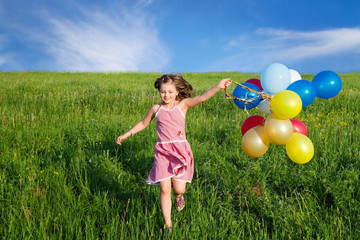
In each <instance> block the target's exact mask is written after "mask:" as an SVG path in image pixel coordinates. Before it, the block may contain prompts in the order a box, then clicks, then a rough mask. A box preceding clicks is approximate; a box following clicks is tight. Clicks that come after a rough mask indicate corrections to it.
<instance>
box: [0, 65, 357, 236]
mask: <svg viewBox="0 0 360 240" xmlns="http://www.w3.org/2000/svg"><path fill="white" fill-rule="evenodd" d="M339 75H340V77H341V78H342V80H343V88H342V91H341V92H340V94H339V95H337V96H336V97H335V98H332V99H319V98H317V99H316V100H315V102H314V103H313V104H311V105H310V106H308V107H306V108H304V109H303V110H302V111H301V113H300V114H299V115H298V117H297V118H298V119H299V120H301V121H303V122H304V123H305V124H306V126H307V128H308V131H309V138H310V139H311V141H312V142H313V144H314V148H315V155H314V157H313V159H312V160H311V161H310V162H309V163H307V164H304V165H297V164H295V163H293V162H292V161H291V160H290V159H289V158H288V157H287V155H286V152H285V146H275V145H271V147H270V148H269V150H268V152H267V153H266V154H265V155H264V156H262V157H260V158H257V159H252V158H249V157H247V156H246V155H245V154H244V153H243V152H242V150H241V139H242V135H241V130H240V129H241V124H242V122H243V121H244V120H245V119H246V118H247V117H248V115H247V114H246V112H245V111H243V110H241V109H239V108H236V109H234V108H232V107H231V106H230V104H229V102H228V100H226V99H225V97H224V94H223V92H219V93H217V95H216V96H215V97H213V98H212V99H210V100H209V101H207V102H205V103H202V104H201V105H199V106H196V107H195V108H192V109H190V110H189V111H188V114H187V138H188V140H189V142H190V145H191V146H192V149H193V153H194V157H195V175H194V179H193V182H192V183H191V184H189V185H188V186H187V193H186V197H185V198H186V201H187V205H186V207H185V209H184V210H183V211H182V212H176V211H173V213H172V219H173V225H174V230H173V234H172V235H171V236H166V235H165V236H164V234H163V232H162V226H163V224H164V222H163V218H162V214H161V209H160V204H159V188H158V187H156V186H148V185H146V184H145V182H144V181H145V179H146V178H147V175H148V173H149V171H150V169H151V166H152V163H153V147H154V143H155V141H156V131H155V121H153V122H152V123H151V124H150V126H149V127H148V128H147V129H145V130H144V131H142V132H140V133H138V134H137V135H135V136H133V137H131V138H129V139H128V140H126V141H125V142H124V144H123V146H121V147H119V146H117V145H116V143H115V140H116V138H117V136H119V135H120V134H122V133H124V132H125V131H127V130H129V128H130V127H131V126H133V125H134V124H135V123H136V122H138V121H140V120H141V119H142V118H143V117H144V116H145V114H146V112H147V110H148V108H149V107H150V106H151V105H153V104H155V103H159V101H160V98H159V96H158V92H157V90H156V89H155V88H154V87H153V83H154V81H155V79H156V78H157V77H159V76H160V74H159V73H47V72H44V73H42V72H25V73H4V72H0V114H1V117H0V126H1V130H0V132H1V142H0V206H1V208H0V209H1V210H0V211H1V213H0V238H1V239H163V238H165V239H359V238H360V228H359V226H360V217H359V216H360V190H359V189H360V179H359V175H360V126H359V125H360V115H359V112H360V73H347V74H339ZM183 76H184V77H185V79H187V80H188V81H189V82H190V83H191V84H192V86H193V87H194V89H195V90H196V91H195V94H196V95H199V94H201V93H202V92H204V91H205V90H207V89H208V88H210V87H212V86H214V85H215V84H216V83H217V82H218V81H219V80H221V79H222V78H227V77H230V78H232V79H233V80H235V81H237V82H244V81H245V80H247V79H249V78H253V77H260V75H259V74H244V73H236V72H231V73H186V74H183ZM302 76H303V78H305V79H308V80H312V78H313V76H314V75H313V74H303V75H302ZM234 87H235V86H232V89H233V88H234ZM249 114H250V115H254V114H260V115H264V114H262V113H261V112H260V111H258V110H256V109H252V110H250V111H249Z"/></svg>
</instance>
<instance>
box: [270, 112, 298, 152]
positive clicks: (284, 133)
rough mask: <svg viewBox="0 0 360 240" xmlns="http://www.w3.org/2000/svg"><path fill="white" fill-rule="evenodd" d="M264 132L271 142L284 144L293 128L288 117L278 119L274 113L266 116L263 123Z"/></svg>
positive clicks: (288, 139) (289, 137)
mask: <svg viewBox="0 0 360 240" xmlns="http://www.w3.org/2000/svg"><path fill="white" fill-rule="evenodd" d="M264 129H265V133H266V135H267V136H268V138H269V140H270V142H271V143H273V144H275V145H284V144H286V143H287V142H289V141H290V139H291V137H292V135H293V133H294V128H293V125H292V123H291V121H290V120H289V119H279V118H277V116H275V114H274V113H270V114H269V116H267V118H266V120H265V124H264Z"/></svg>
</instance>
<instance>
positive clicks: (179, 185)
mask: <svg viewBox="0 0 360 240" xmlns="http://www.w3.org/2000/svg"><path fill="white" fill-rule="evenodd" d="M173 187H174V191H175V194H176V195H183V194H184V193H185V190H186V182H183V181H176V180H175V179H173Z"/></svg>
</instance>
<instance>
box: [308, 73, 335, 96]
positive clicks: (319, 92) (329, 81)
mask: <svg viewBox="0 0 360 240" xmlns="http://www.w3.org/2000/svg"><path fill="white" fill-rule="evenodd" d="M312 84H313V85H314V87H315V89H316V96H317V97H319V98H325V99H327V98H332V97H335V96H336V95H338V93H339V92H340V91H341V88H342V81H341V78H340V77H339V75H337V74H336V73H335V72H333V71H329V70H326V71H322V72H319V73H318V74H316V76H315V77H314V78H313V80H312Z"/></svg>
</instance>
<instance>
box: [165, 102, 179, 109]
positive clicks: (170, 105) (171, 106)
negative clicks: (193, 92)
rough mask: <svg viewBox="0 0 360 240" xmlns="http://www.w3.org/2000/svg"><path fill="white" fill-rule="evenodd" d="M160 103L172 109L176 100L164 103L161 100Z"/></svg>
mask: <svg viewBox="0 0 360 240" xmlns="http://www.w3.org/2000/svg"><path fill="white" fill-rule="evenodd" d="M162 105H163V107H164V108H166V109H172V108H174V107H175V106H176V101H174V102H172V103H164V102H162Z"/></svg>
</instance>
